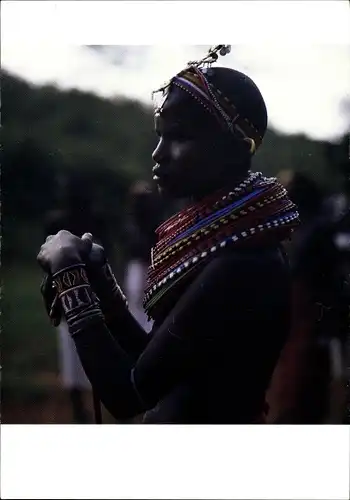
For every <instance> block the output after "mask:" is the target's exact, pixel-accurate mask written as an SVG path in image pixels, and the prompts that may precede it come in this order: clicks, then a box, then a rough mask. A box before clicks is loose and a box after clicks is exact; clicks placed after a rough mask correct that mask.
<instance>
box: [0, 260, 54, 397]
mask: <svg viewBox="0 0 350 500" xmlns="http://www.w3.org/2000/svg"><path fill="white" fill-rule="evenodd" d="M41 279H42V275H41V272H40V269H39V268H38V266H37V265H36V262H35V260H34V262H33V264H32V263H30V264H24V263H23V264H18V263H16V265H7V266H6V267H4V266H3V268H2V283H3V287H2V288H3V291H2V368H3V372H2V387H3V391H4V393H5V394H6V399H7V398H13V397H15V398H17V397H20V398H23V397H25V395H27V396H28V397H33V396H34V393H35V394H36V396H37V397H38V396H39V394H40V393H41V392H42V391H45V383H42V382H40V380H42V379H43V376H44V374H48V375H50V374H52V375H53V376H54V375H55V374H57V334H56V332H55V330H54V329H53V327H52V326H51V325H50V323H49V321H48V318H47V316H46V312H45V309H44V305H43V300H42V297H41V294H40V283H41Z"/></svg>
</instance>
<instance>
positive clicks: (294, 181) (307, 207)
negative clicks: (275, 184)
mask: <svg viewBox="0 0 350 500" xmlns="http://www.w3.org/2000/svg"><path fill="white" fill-rule="evenodd" d="M287 189H288V195H289V197H290V199H291V200H292V201H293V203H295V204H296V205H297V207H298V210H299V212H300V215H301V218H302V219H303V218H305V217H309V216H313V215H315V214H318V213H319V212H320V210H321V205H322V201H323V193H322V190H321V189H320V188H319V187H318V185H317V184H316V182H315V181H313V180H312V179H311V178H310V177H308V176H307V175H305V174H304V173H302V172H295V173H294V175H293V176H292V178H291V179H290V181H289V183H288V185H287Z"/></svg>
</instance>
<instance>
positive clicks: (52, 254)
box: [37, 230, 126, 326]
mask: <svg viewBox="0 0 350 500" xmlns="http://www.w3.org/2000/svg"><path fill="white" fill-rule="evenodd" d="M37 261H38V263H39V265H40V266H41V268H42V269H43V270H44V271H45V272H46V273H47V274H46V276H45V278H44V280H43V282H42V284H41V293H42V296H43V298H44V304H45V309H46V312H47V314H48V316H49V317H50V319H51V322H52V324H53V325H54V326H58V324H59V323H60V321H61V319H62V308H61V303H60V300H59V297H58V293H57V290H56V289H55V288H54V286H53V277H54V276H55V275H56V274H59V273H60V272H63V271H64V270H65V269H69V268H72V267H76V266H77V267H78V266H85V269H86V273H87V276H88V279H89V282H90V285H91V287H92V289H93V291H94V292H95V294H96V296H97V297H98V299H99V301H100V305H101V309H102V310H105V311H106V310H108V309H111V308H114V307H121V305H122V306H123V307H125V305H126V298H125V296H124V295H123V293H122V291H121V289H120V287H119V285H118V283H117V281H116V278H115V276H114V274H113V272H112V269H111V267H110V265H109V263H108V261H107V258H106V255H105V251H104V248H103V247H102V246H101V245H98V244H96V243H93V236H92V234H91V233H85V234H84V235H83V236H82V237H81V238H79V237H78V236H75V235H74V234H72V233H70V232H69V231H65V230H62V231H59V232H58V233H57V234H55V235H50V236H48V237H47V238H46V241H45V243H44V244H43V245H42V246H41V248H40V251H39V253H38V256H37Z"/></svg>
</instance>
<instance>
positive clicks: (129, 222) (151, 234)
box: [125, 181, 163, 332]
mask: <svg viewBox="0 0 350 500" xmlns="http://www.w3.org/2000/svg"><path fill="white" fill-rule="evenodd" d="M162 213H163V207H162V203H161V201H160V198H159V197H158V194H157V193H155V192H154V191H152V188H151V187H150V185H149V184H148V183H147V182H145V181H138V182H136V183H135V184H134V185H133V186H132V187H131V189H130V192H129V199H128V206H127V217H126V252H127V254H126V257H127V266H126V275H125V294H126V297H127V299H128V303H129V310H130V312H131V313H132V314H133V316H134V317H135V318H136V320H137V321H138V322H139V324H140V325H141V326H142V327H143V328H144V329H145V330H146V331H147V332H149V331H150V330H151V328H152V324H153V323H152V322H151V321H149V320H148V318H147V315H146V314H145V312H144V308H143V298H144V291H145V288H146V279H147V270H148V266H149V264H150V255H151V248H152V247H153V246H154V245H155V243H156V235H155V230H156V228H157V226H158V225H159V224H160V222H161V221H162Z"/></svg>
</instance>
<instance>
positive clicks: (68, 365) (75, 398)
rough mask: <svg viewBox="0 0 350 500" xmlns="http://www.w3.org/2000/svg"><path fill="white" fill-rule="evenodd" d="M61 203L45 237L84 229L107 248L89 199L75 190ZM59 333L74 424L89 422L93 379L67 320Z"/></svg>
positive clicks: (50, 215) (49, 219)
mask: <svg viewBox="0 0 350 500" xmlns="http://www.w3.org/2000/svg"><path fill="white" fill-rule="evenodd" d="M61 205H62V207H63V208H60V209H57V210H52V211H51V212H49V213H48V214H46V217H45V222H44V231H45V237H47V236H49V235H50V234H56V233H57V232H58V231H60V230H62V229H65V230H68V231H70V232H72V233H73V234H75V235H77V236H81V235H82V234H83V233H85V232H93V234H94V235H97V236H98V237H99V242H100V243H103V244H104V245H105V248H106V250H107V251H108V249H109V241H106V240H108V238H107V234H106V230H105V228H104V225H103V224H102V222H103V221H102V220H99V218H97V217H96V216H95V215H94V214H93V213H92V211H91V209H90V204H89V201H88V200H86V199H84V198H83V197H82V195H81V194H79V192H77V191H76V192H74V193H72V195H68V196H66V197H65V198H64V200H63V202H61ZM57 333H58V357H59V360H58V361H59V373H60V380H61V383H62V386H63V388H64V390H65V391H67V393H68V395H69V400H70V404H71V408H72V413H73V420H74V423H76V424H88V423H90V418H89V413H88V411H87V408H86V405H85V402H84V394H85V393H86V391H91V385H90V382H89V380H88V379H87V377H86V375H85V372H84V370H83V367H82V365H81V362H80V359H79V357H78V355H77V352H76V348H75V344H74V342H73V340H72V338H71V336H70V335H69V333H68V328H67V324H66V322H65V321H64V320H62V321H61V323H60V324H59V325H58V327H57Z"/></svg>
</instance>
